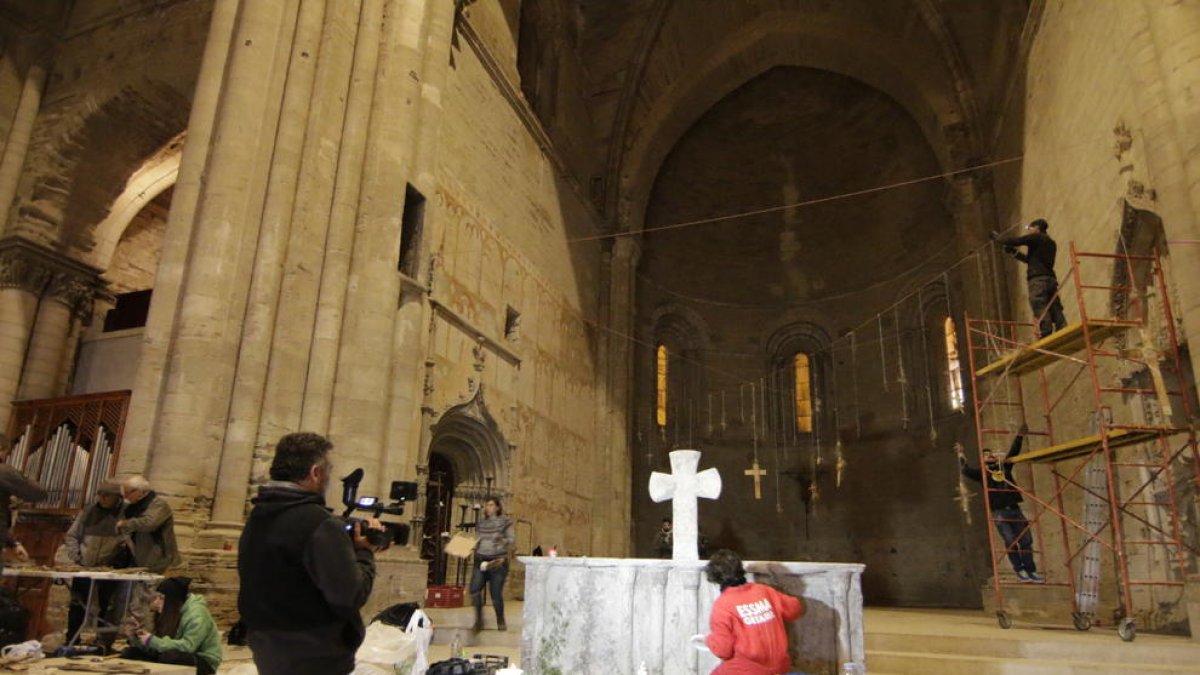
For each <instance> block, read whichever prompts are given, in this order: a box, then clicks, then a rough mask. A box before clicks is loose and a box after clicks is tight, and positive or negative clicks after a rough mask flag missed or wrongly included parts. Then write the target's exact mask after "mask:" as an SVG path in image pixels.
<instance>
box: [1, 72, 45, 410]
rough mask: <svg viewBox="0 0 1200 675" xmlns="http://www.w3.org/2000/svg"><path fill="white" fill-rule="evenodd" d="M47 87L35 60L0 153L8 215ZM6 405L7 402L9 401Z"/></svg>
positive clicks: (3, 211) (3, 205) (3, 206)
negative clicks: (0, 153) (1, 153)
mask: <svg viewBox="0 0 1200 675" xmlns="http://www.w3.org/2000/svg"><path fill="white" fill-rule="evenodd" d="M45 87H46V67H45V66H44V65H43V64H42V63H40V62H35V63H33V64H31V65H30V66H29V69H28V71H26V73H25V83H24V87H23V88H22V89H21V101H20V103H18V104H17V112H16V115H14V116H13V124H12V129H11V130H10V131H9V133H8V138H7V139H5V143H4V154H3V156H0V214H4V219H5V221H6V224H7V220H8V219H7V215H8V212H9V209H10V208H11V207H12V203H13V198H14V197H15V196H16V194H17V185H18V184H19V183H20V181H21V171H22V170H23V169H24V168H25V155H26V154H27V153H28V151H29V139H30V137H31V136H32V135H33V123H34V122H35V121H36V120H37V113H38V110H39V109H40V108H41V106H42V92H43V91H44V90H45ZM6 404H7V402H6Z"/></svg>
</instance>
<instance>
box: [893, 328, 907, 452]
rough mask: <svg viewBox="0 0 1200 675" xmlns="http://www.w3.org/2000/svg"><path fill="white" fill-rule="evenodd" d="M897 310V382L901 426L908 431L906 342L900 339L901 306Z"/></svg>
mask: <svg viewBox="0 0 1200 675" xmlns="http://www.w3.org/2000/svg"><path fill="white" fill-rule="evenodd" d="M892 311H893V312H895V317H894V319H893V320H894V321H895V324H896V384H897V386H899V387H900V428H901V429H903V430H905V431H908V422H909V419H908V375H907V374H906V373H905V372H904V343H903V342H901V340H900V334H901V330H900V308H899V307H896V308H894V309H893V310H892Z"/></svg>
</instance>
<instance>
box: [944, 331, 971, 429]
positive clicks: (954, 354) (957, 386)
mask: <svg viewBox="0 0 1200 675" xmlns="http://www.w3.org/2000/svg"><path fill="white" fill-rule="evenodd" d="M944 327H945V333H946V372H947V374H948V376H949V379H950V382H949V390H948V392H947V393H949V395H950V399H949V400H950V407H951V408H953V409H955V410H962V408H963V404H964V402H965V401H966V399H965V398H963V381H962V364H961V362H960V361H959V358H958V328H957V327H956V326H955V325H954V319H952V318H950V317H946V321H945V324H944Z"/></svg>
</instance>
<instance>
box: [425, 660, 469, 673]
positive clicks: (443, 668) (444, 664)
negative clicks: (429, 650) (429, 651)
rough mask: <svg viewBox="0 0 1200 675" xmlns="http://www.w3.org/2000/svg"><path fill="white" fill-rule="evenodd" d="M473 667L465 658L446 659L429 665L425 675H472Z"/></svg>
mask: <svg viewBox="0 0 1200 675" xmlns="http://www.w3.org/2000/svg"><path fill="white" fill-rule="evenodd" d="M474 674H475V667H474V666H472V665H471V662H470V661H468V660H466V659H446V660H445V661H438V662H437V663H435V664H433V665H431V666H429V670H427V671H425V675H474Z"/></svg>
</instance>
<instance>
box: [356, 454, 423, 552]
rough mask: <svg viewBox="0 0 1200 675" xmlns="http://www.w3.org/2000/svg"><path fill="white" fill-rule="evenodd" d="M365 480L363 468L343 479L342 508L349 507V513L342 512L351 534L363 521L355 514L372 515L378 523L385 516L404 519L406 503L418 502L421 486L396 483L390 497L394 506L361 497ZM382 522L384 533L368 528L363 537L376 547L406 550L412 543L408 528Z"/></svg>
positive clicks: (378, 500) (407, 482)
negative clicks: (399, 547) (359, 488)
mask: <svg viewBox="0 0 1200 675" xmlns="http://www.w3.org/2000/svg"><path fill="white" fill-rule="evenodd" d="M362 479H363V470H362V467H359V468H357V469H355V470H354V471H351V472H350V474H349V475H347V476H346V477H345V478H343V479H342V505H343V506H345V507H346V510H345V511H343V512H342V517H343V518H345V519H346V531H347V532H350V531H352V530H353V529H354V524H355V523H359V522H362V519H361V518H354V517H352V514H353V513H354V512H355V511H369V512H370V513H371V516H372V517H373V518H376V519H380V518H381V517H382V516H383V515H384V514H387V515H391V516H401V515H404V502H406V501H412V500H413V499H416V498H417V484H416V483H413V482H410V481H402V480H396V481H392V490H391V494H390V495H388V497H389V498H390V499H391V500H392V501H391V503H384V502H383V501H382V500H380V499H379V498H378V497H366V496H363V497H359V496H358V486H359V484H360V483H362ZM382 522H383V528H384V529H383V530H375V529H370V528H364V529H363V531H362V534H363V536H364V537H366V538H367V541H369V542H370V543H371V545H372V546H377V547H382V548H387V547H388V546H391V545H392V544H398V545H400V546H404V545H405V544H407V543H408V534H409V527H408V525H405V524H404V523H395V522H391V521H382Z"/></svg>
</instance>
